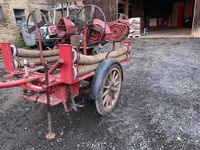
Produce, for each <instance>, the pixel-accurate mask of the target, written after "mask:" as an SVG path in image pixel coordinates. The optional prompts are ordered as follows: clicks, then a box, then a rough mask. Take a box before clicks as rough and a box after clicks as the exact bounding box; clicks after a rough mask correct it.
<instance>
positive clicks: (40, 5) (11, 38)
mask: <svg viewBox="0 0 200 150" xmlns="http://www.w3.org/2000/svg"><path fill="white" fill-rule="evenodd" d="M53 6H54V5H53V3H52V1H50V0H6V1H5V0H0V7H1V9H2V11H3V16H4V17H3V18H1V21H0V42H11V43H13V44H20V43H21V42H22V39H21V38H20V26H19V25H17V24H16V21H15V16H14V11H13V9H24V10H25V16H26V17H27V15H28V14H29V13H30V12H31V11H33V10H45V9H49V8H52V7H53Z"/></svg>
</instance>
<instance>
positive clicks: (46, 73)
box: [44, 63, 55, 140]
mask: <svg viewBox="0 0 200 150" xmlns="http://www.w3.org/2000/svg"><path fill="white" fill-rule="evenodd" d="M44 69H45V84H46V87H48V86H49V74H48V70H49V69H48V65H47V64H46V63H45V64H44ZM46 97H47V119H48V134H47V135H46V138H47V139H48V140H51V139H54V138H55V133H53V132H52V116H51V103H50V95H49V93H48V92H47V91H46Z"/></svg>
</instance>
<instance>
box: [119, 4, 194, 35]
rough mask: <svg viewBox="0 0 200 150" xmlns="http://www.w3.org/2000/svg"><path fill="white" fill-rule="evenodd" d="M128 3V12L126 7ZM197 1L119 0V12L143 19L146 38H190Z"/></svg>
mask: <svg viewBox="0 0 200 150" xmlns="http://www.w3.org/2000/svg"><path fill="white" fill-rule="evenodd" d="M127 3H128V7H127V8H128V11H127V10H126V11H125V10H124V9H123V8H125V7H124V6H125V5H126V4H127ZM194 3H195V0H119V4H118V9H119V12H124V13H126V12H128V13H127V14H126V15H128V16H129V18H132V17H141V32H142V33H143V31H144V29H145V31H146V29H147V31H148V32H146V33H147V34H145V35H144V36H145V37H190V36H191V30H192V23H193V12H194Z"/></svg>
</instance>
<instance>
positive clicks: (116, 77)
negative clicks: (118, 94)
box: [114, 74, 119, 82]
mask: <svg viewBox="0 0 200 150" xmlns="http://www.w3.org/2000/svg"><path fill="white" fill-rule="evenodd" d="M118 77H119V74H117V75H116V76H115V77H114V80H115V82H116V81H117V79H118Z"/></svg>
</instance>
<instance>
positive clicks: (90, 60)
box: [14, 46, 128, 76]
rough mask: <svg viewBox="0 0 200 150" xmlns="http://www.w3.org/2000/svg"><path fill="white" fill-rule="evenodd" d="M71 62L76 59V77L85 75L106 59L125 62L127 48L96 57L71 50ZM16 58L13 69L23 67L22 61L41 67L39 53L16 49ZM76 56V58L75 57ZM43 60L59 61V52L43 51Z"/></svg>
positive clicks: (48, 61)
mask: <svg viewBox="0 0 200 150" xmlns="http://www.w3.org/2000/svg"><path fill="white" fill-rule="evenodd" d="M72 53H73V56H72V57H73V62H75V61H76V60H77V59H78V75H79V76H80V75H85V74H87V73H90V72H92V71H95V70H96V69H97V67H98V65H99V64H100V63H101V62H102V61H103V60H105V59H107V58H113V59H115V60H117V61H119V62H121V61H125V60H126V59H127V53H128V48H127V46H123V47H121V48H119V49H118V50H115V51H109V52H104V53H99V54H97V55H90V56H88V55H83V54H77V53H76V51H75V50H74V49H73V51H72ZM17 55H18V56H17V57H15V59H14V64H15V68H21V67H24V64H23V63H24V61H23V60H25V59H26V60H27V62H28V65H31V64H34V65H41V60H40V57H39V56H40V55H39V51H32V50H25V49H18V50H17ZM77 56H78V57H77ZM44 59H45V61H46V62H47V63H54V62H56V61H58V59H59V51H58V50H47V51H44Z"/></svg>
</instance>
